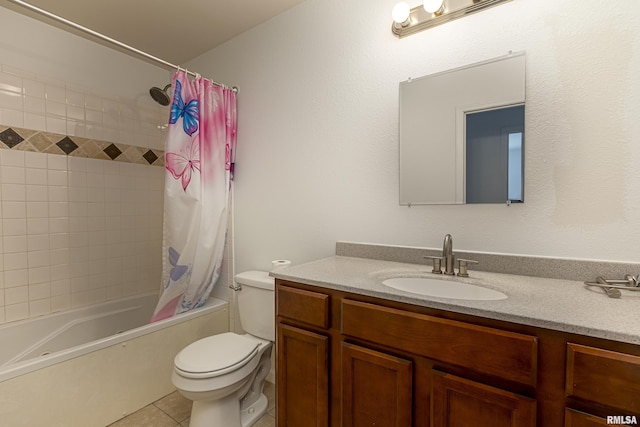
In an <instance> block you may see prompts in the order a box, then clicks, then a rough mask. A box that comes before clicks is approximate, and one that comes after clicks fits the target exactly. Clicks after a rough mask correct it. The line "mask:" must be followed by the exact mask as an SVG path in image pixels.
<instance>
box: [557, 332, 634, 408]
mask: <svg viewBox="0 0 640 427" xmlns="http://www.w3.org/2000/svg"><path fill="white" fill-rule="evenodd" d="M565 390H566V395H567V396H570V397H577V398H580V399H585V400H589V401H592V402H597V403H601V404H603V405H606V406H609V407H612V408H616V409H621V410H624V411H631V412H632V413H634V414H640V398H639V397H638V396H640V357H639V356H633V355H630V354H625V353H618V352H615V351H609V350H602V349H599V348H594V347H587V346H583V345H579V344H572V343H568V344H567V380H566V388H565Z"/></svg>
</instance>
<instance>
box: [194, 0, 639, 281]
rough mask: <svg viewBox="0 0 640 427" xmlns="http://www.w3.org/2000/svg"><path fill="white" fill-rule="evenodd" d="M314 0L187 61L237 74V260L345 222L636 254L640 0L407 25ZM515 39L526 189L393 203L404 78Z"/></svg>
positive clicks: (429, 235) (507, 9)
mask: <svg viewBox="0 0 640 427" xmlns="http://www.w3.org/2000/svg"><path fill="white" fill-rule="evenodd" d="M395 1H396V0H376V1H370V0H352V1H348V2H345V1H338V0H308V1H306V2H304V3H302V4H301V5H299V6H297V7H295V8H293V9H291V10H289V11H288V12H286V13H284V14H282V15H280V16H278V17H276V18H274V19H272V20H270V21H268V22H267V23H265V24H263V25H261V26H259V27H257V28H255V29H253V30H251V31H248V32H246V33H244V34H242V35H240V36H239V37H237V38H235V39H233V40H231V41H229V42H228V43H226V44H224V45H223V46H221V47H219V48H217V49H215V50H213V51H211V52H208V53H207V54H205V55H203V56H201V57H199V58H196V59H195V60H193V61H192V62H191V63H190V64H189V68H190V69H196V70H198V71H199V72H200V73H202V74H204V75H208V76H210V77H211V78H214V79H216V80H218V81H224V82H226V83H227V84H230V85H237V86H239V87H240V95H239V131H238V136H239V140H238V151H237V168H236V171H237V173H236V191H237V193H236V212H237V213H236V215H237V216H236V238H237V240H236V255H237V261H236V265H237V271H242V270H245V269H249V268H269V261H270V260H272V259H276V258H289V259H292V260H293V261H294V262H295V263H300V262H304V261H309V260H312V259H315V258H319V257H324V256H329V255H331V254H332V253H333V251H334V243H335V241H337V240H347V241H364V242H372V243H384V244H397V245H411V246H427V247H440V245H441V242H442V238H443V236H444V234H445V233H452V234H453V237H454V247H456V248H460V249H466V250H479V251H491V252H503V253H519V254H531V255H547V256H554V257H575V258H587V259H604V260H626V261H638V254H639V253H640V249H639V247H640V246H639V244H640V166H639V165H640V140H639V138H638V137H639V135H640V120H638V117H640V79H639V78H638V76H639V75H640V53H639V49H640V20H639V18H640V13H638V12H640V2H638V1H637V0H620V1H617V2H616V5H615V7H604V8H603V7H601V2H599V1H596V0H565V1H562V2H558V1H554V0H513V1H512V2H509V3H506V4H504V5H501V6H499V7H495V8H492V9H490V10H486V11H484V12H482V13H479V14H476V15H472V16H468V17H466V18H463V19H460V20H457V21H455V22H451V23H448V24H446V25H443V26H439V27H437V28H433V29H430V30H427V31H424V32H421V33H419V34H416V35H413V36H409V37H407V38H404V39H397V38H396V37H395V36H393V35H392V33H391V30H390V26H391V19H390V13H391V8H392V7H393V5H394V3H395ZM509 50H513V51H519V50H525V51H526V55H527V107H526V108H527V110H526V154H525V159H526V166H525V167H526V171H525V176H526V178H525V180H526V183H525V203H524V204H523V205H519V206H518V205H516V206H511V207H506V206H503V205H478V206H418V207H412V208H407V207H400V206H399V205H398V142H397V127H398V83H399V82H400V81H402V80H406V79H407V77H410V76H421V75H425V74H431V73H434V72H438V71H443V70H446V69H449V68H453V67H458V66H462V65H465V64H469V63H473V62H477V61H481V60H486V59H489V58H493V57H497V56H500V55H504V54H505V53H507V52H508V51H509Z"/></svg>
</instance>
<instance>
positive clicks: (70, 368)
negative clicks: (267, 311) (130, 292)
mask: <svg viewBox="0 0 640 427" xmlns="http://www.w3.org/2000/svg"><path fill="white" fill-rule="evenodd" d="M157 301H158V296H157V294H146V295H142V296H137V297H131V298H127V299H123V300H119V301H114V302H108V303H104V304H100V305H97V306H91V307H85V308H81V309H77V310H73V311H70V312H64V313H59V314H53V315H50V316H45V317H40V318H35V319H30V320H26V321H20V322H14V323H10V324H7V325H3V326H1V327H0V425H3V426H4V425H7V426H19V425H25V426H26V425H29V426H40V425H42V426H45V425H46V426H65V427H67V426H82V427H89V426H96V427H102V426H105V425H108V424H110V423H111V422H113V421H115V420H117V419H119V418H121V417H123V416H125V415H127V414H128V413H130V412H132V411H135V410H137V409H139V408H141V407H143V406H145V405H147V404H149V403H151V402H153V401H155V400H157V399H159V398H160V397H162V396H164V395H166V394H168V393H171V392H172V391H173V390H174V388H173V385H172V384H171V370H172V368H173V358H174V357H175V354H176V353H177V352H178V351H180V350H181V349H182V348H184V347H185V346H186V345H188V344H190V343H191V342H193V341H196V340H198V339H200V338H203V337H205V336H209V335H213V334H217V333H221V332H226V331H228V330H229V314H228V310H229V309H228V303H227V302H225V301H222V300H218V299H210V300H209V301H208V303H207V304H206V305H205V306H204V307H202V308H200V309H198V310H194V311H191V312H188V313H185V314H181V315H178V316H175V317H173V318H170V319H165V320H162V321H160V322H156V323H151V324H149V323H148V322H149V319H150V318H151V314H152V312H153V309H154V308H155V304H156V302H157Z"/></svg>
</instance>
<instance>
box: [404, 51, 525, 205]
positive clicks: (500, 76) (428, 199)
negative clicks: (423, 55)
mask: <svg viewBox="0 0 640 427" xmlns="http://www.w3.org/2000/svg"><path fill="white" fill-rule="evenodd" d="M524 104H525V55H524V52H518V53H510V54H508V55H506V56H502V57H499V58H494V59H491V60H488V61H484V62H480V63H477V64H472V65H469V66H465V67H461V68H456V69H453V70H448V71H444V72H441V73H437V74H432V75H428V76H425V77H420V78H416V79H409V80H407V81H404V82H401V83H400V126H399V133H400V144H399V145H400V204H401V205H409V206H410V205H430V204H464V203H507V202H522V201H524V197H523V196H524V194H523V188H524V167H523V166H524V156H523V154H524V139H525V132H524V111H525V108H524Z"/></svg>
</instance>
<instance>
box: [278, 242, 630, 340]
mask: <svg viewBox="0 0 640 427" xmlns="http://www.w3.org/2000/svg"><path fill="white" fill-rule="evenodd" d="M430 271H431V267H429V266H426V265H419V264H406V263H401V262H391V261H381V260H374V259H367V258H357V257H349V256H338V255H337V256H332V257H329V258H324V259H320V260H318V261H313V262H309V263H306V264H300V265H294V266H292V267H288V268H283V269H280V270H275V271H273V272H272V273H271V275H272V276H273V277H276V278H279V279H284V280H290V281H294V282H298V283H303V284H307V285H313V286H320V287H324V288H329V289H335V290H339V291H346V292H351V293H356V294H361V295H368V296H372V297H377V298H382V299H386V300H392V301H398V302H403V303H409V304H414V305H419V306H424V307H430V308H435V309H442V310H448V311H452V312H456V313H463V314H470V315H474V316H480V317H485V318H489V319H495V320H504V321H508V322H513V323H520V324H525V325H531V326H537V327H542V328H547V329H553V330H557V331H564V332H570V333H576V334H581V335H587V336H592V337H597V338H605V339H609V340H615V341H621V342H626V343H631V344H640V292H631V291H625V290H623V291H622V298H620V299H613V298H608V297H607V296H606V295H605V294H604V292H603V290H601V289H597V288H589V287H587V286H585V285H584V283H583V282H581V281H573V280H560V279H549V278H539V277H530V276H518V275H512V274H500V273H490V272H485V271H471V272H470V276H471V277H469V278H467V279H461V278H457V277H456V278H449V277H443V276H440V275H434V274H432V273H431V272H430ZM399 276H405V277H406V276H418V277H420V276H425V277H434V276H435V277H437V278H442V279H443V280H461V281H465V282H467V283H472V284H475V285H481V286H485V287H487V288H492V289H496V290H498V291H501V292H503V293H505V294H507V296H508V298H507V299H503V300H496V301H471V300H458V299H447V298H437V297H430V296H422V295H418V294H413V293H409V292H404V291H400V290H397V289H393V288H390V287H387V286H385V285H383V284H382V280H384V279H387V278H391V277H399Z"/></svg>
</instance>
